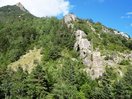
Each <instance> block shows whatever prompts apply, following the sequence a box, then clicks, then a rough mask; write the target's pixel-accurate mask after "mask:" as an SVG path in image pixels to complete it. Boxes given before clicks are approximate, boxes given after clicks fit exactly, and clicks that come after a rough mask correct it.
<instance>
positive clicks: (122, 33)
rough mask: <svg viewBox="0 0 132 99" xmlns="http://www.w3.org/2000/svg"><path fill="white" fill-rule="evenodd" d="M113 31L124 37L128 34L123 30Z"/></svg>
mask: <svg viewBox="0 0 132 99" xmlns="http://www.w3.org/2000/svg"><path fill="white" fill-rule="evenodd" d="M114 33H115V34H118V35H121V36H123V37H125V38H129V36H128V35H127V34H126V33H124V32H119V31H116V30H115V31H114Z"/></svg>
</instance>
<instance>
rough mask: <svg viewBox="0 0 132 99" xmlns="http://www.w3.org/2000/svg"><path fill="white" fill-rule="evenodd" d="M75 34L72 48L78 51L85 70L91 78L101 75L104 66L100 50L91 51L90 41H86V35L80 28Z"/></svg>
mask: <svg viewBox="0 0 132 99" xmlns="http://www.w3.org/2000/svg"><path fill="white" fill-rule="evenodd" d="M75 36H76V43H75V45H74V49H75V50H76V51H78V52H79V53H80V58H81V59H82V62H83V64H84V65H85V66H86V68H85V71H86V72H87V73H89V74H90V75H91V77H92V78H93V79H95V78H98V77H99V76H102V74H103V72H104V67H103V59H102V57H101V55H100V52H98V51H93V52H92V46H91V42H90V41H88V39H87V35H86V34H85V33H84V32H83V31H82V30H77V31H76V32H75Z"/></svg>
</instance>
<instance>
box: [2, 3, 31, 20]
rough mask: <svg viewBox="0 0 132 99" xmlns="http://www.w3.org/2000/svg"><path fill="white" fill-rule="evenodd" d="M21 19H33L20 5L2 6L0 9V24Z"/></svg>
mask: <svg viewBox="0 0 132 99" xmlns="http://www.w3.org/2000/svg"><path fill="white" fill-rule="evenodd" d="M22 18H26V19H30V18H33V15H31V14H30V13H29V12H28V11H27V10H26V9H25V8H24V6H23V5H22V4H21V3H17V4H16V5H13V6H4V7H1V8H0V22H4V21H6V22H13V21H15V20H20V19H22Z"/></svg>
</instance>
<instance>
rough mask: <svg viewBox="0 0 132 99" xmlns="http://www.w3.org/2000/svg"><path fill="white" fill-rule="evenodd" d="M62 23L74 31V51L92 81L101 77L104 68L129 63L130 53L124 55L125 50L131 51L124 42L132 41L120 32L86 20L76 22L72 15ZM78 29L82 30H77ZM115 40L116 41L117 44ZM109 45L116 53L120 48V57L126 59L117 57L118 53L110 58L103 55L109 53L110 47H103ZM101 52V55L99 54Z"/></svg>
mask: <svg viewBox="0 0 132 99" xmlns="http://www.w3.org/2000/svg"><path fill="white" fill-rule="evenodd" d="M79 21H80V22H79ZM64 22H65V23H66V25H67V27H68V28H71V29H73V30H74V31H75V37H76V43H75V45H74V49H75V50H76V51H77V52H79V54H80V58H81V59H82V61H83V64H84V65H85V66H86V69H85V71H86V72H87V73H89V74H90V75H91V77H92V78H93V79H95V78H98V77H99V76H102V75H103V73H104V72H105V66H118V65H119V64H120V62H121V61H123V60H129V61H131V59H129V58H128V57H127V56H131V52H130V54H125V53H124V52H125V50H127V49H128V50H129V51H130V50H131V47H129V46H128V45H127V44H125V43H126V42H131V44H132V41H131V40H130V38H129V36H128V35H126V34H124V33H122V32H117V31H115V30H114V29H109V28H107V27H105V26H103V25H101V24H100V23H93V22H90V21H87V20H84V21H83V20H77V19H76V16H74V15H73V14H69V15H67V16H65V17H64ZM82 23H83V24H82ZM75 24H77V25H78V26H77V27H76V26H75ZM81 25H82V26H81ZM74 26H75V27H76V28H75V27H74ZM78 28H79V29H82V30H78ZM76 29H77V30H76ZM84 31H85V32H86V33H87V34H86V33H85V32H84ZM101 35H109V36H113V38H112V39H111V38H110V41H109V37H106V36H104V37H103V36H101ZM89 38H90V39H89ZM107 38H108V39H107ZM117 38H119V39H117ZM103 39H107V41H103ZM114 39H115V40H114ZM116 40H118V42H119V43H118V42H117V41H116ZM108 41H109V42H108ZM116 42H117V44H116ZM109 43H111V46H113V47H114V49H115V48H116V49H115V51H116V52H118V51H119V49H118V48H122V55H124V56H126V57H125V58H123V56H122V55H121V54H120V56H119V53H116V54H115V56H111V55H110V53H107V55H106V54H104V55H103V53H105V52H106V51H108V52H109V51H111V49H110V48H111V46H110V48H107V47H104V46H109ZM121 43H122V44H121ZM107 44H108V45H107ZM115 44H116V45H115ZM103 47H104V48H103ZM123 50H124V51H123ZM101 51H102V52H103V53H101ZM115 51H112V53H114V52H115ZM119 52H120V51H119ZM123 53H124V54H123ZM108 56H109V57H111V59H110V58H109V59H106V58H107V57H108ZM117 70H118V69H117ZM120 72H121V71H120Z"/></svg>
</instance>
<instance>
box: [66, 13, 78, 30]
mask: <svg viewBox="0 0 132 99" xmlns="http://www.w3.org/2000/svg"><path fill="white" fill-rule="evenodd" d="M74 21H76V16H75V15H74V14H68V15H66V16H64V23H65V24H66V25H67V27H68V28H70V27H71V28H73V27H74V24H72V22H74Z"/></svg>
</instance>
